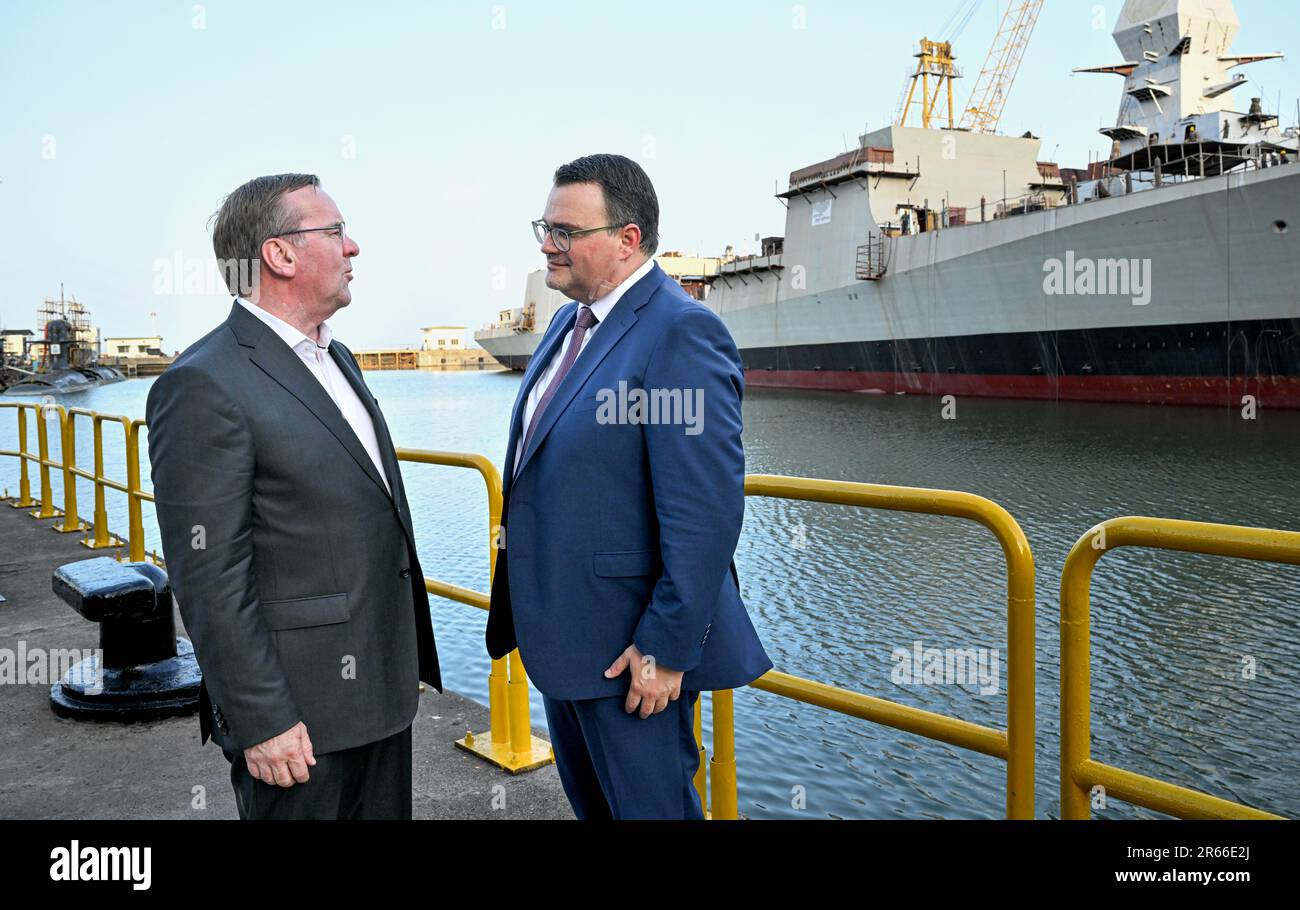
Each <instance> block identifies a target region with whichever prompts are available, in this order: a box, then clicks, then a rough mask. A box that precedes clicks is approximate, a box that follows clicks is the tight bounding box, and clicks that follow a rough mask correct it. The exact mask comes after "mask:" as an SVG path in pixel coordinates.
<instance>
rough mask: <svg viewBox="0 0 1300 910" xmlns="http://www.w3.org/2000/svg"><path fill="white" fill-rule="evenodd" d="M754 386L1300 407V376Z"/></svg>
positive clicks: (821, 379) (844, 378)
mask: <svg viewBox="0 0 1300 910" xmlns="http://www.w3.org/2000/svg"><path fill="white" fill-rule="evenodd" d="M745 382H746V384H747V385H749V386H751V387H753V388H780V389H818V390H823V391H835V392H873V391H874V392H879V393H882V394H896V393H898V392H903V393H906V394H908V395H969V396H971V397H973V398H1031V399H1038V400H1047V401H1055V400H1058V399H1059V400H1061V401H1105V402H1124V403H1130V404H1175V405H1184V404H1185V405H1215V406H1220V407H1222V406H1232V407H1241V405H1242V398H1243V396H1246V395H1253V396H1254V397H1255V401H1256V403H1257V405H1258V406H1259V407H1269V408H1297V409H1300V377H1294V376H1265V377H1260V378H1253V379H1248V378H1246V377H1243V376H1237V377H1233V378H1231V379H1230V378H1228V377H1222V376H1220V377H1202V376H1060V377H1053V376H1011V375H990V374H975V373H962V374H959V373H855V372H848V371H838V372H830V371H808V370H797V371H796V370H747V371H746V372H745Z"/></svg>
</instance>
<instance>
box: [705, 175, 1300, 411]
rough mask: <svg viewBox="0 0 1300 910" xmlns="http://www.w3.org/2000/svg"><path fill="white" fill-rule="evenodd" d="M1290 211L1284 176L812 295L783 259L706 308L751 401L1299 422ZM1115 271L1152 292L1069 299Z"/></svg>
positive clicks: (993, 229) (1002, 231) (900, 251)
mask: <svg viewBox="0 0 1300 910" xmlns="http://www.w3.org/2000/svg"><path fill="white" fill-rule="evenodd" d="M1297 213H1300V166H1297V165H1288V166H1285V167H1277V168H1272V169H1267V170H1262V171H1254V172H1249V173H1245V174H1234V175H1230V176H1228V177H1220V178H1215V179H1213V180H1204V181H1195V182H1190V183H1185V184H1182V185H1178V186H1168V187H1164V188H1161V189H1157V190H1150V191H1147V192H1143V193H1135V194H1133V195H1131V196H1124V197H1119V198H1112V199H1105V200H1100V201H1097V202H1092V203H1087V204H1084V205H1073V206H1067V207H1063V208H1059V209H1055V210H1051V211H1047V212H1041V213H1031V214H1027V215H1020V216H1016V217H1013V218H1007V219H1001V220H998V221H996V222H989V223H985V224H974V225H969V226H965V227H958V228H951V229H948V230H942V231H937V232H933V233H930V234H921V235H917V236H913V237H907V238H901V239H900V241H898V242H897V243H896V244H895V246H894V249H893V250H892V254H893V255H892V261H891V263H890V267H889V269H888V271H887V272H886V274H885V275H884V277H883V278H881V279H880V280H876V281H856V282H849V283H835V282H828V283H827V286H825V287H823V288H815V289H814V290H813V292H812V293H809V292H799V291H793V290H792V289H791V286H790V285H791V281H790V273H791V272H793V271H794V269H795V268H796V263H795V260H794V257H792V256H791V255H790V254H789V250H788V248H787V255H786V257H785V259H786V262H785V266H786V273H787V274H786V275H784V276H783V277H782V278H781V280H780V282H779V283H778V282H773V281H770V280H769V281H767V282H766V283H765V284H764V283H759V282H755V281H753V280H752V279H751V280H750V282H749V284H748V285H745V286H741V285H739V284H738V283H733V286H731V287H717V288H715V290H714V293H713V294H711V295H710V297H709V299H708V301H707V304H706V305H708V306H709V307H710V308H712V309H714V311H715V312H718V313H719V315H720V316H721V317H722V319H723V320H724V322H726V324H727V327H728V328H729V329H730V330H731V333H732V336H733V337H734V338H735V340H736V344H737V347H738V348H739V349H740V353H741V358H742V360H743V361H744V364H745V369H746V376H747V381H748V383H749V384H750V385H751V386H755V387H784V388H803V389H828V390H843V391H855V392H870V391H877V392H881V393H886V394H897V393H904V394H918V395H940V396H942V395H968V396H981V397H997V398H1031V399H1049V400H1070V401H1099V402H1107V401H1111V402H1137V403H1151V404H1187V405H1230V406H1242V404H1243V399H1244V398H1245V396H1247V395H1249V396H1252V397H1253V399H1254V403H1255V404H1258V405H1260V406H1264V407H1276V408H1300V223H1296V224H1290V223H1288V222H1290V221H1295V220H1296V217H1297ZM837 249H838V245H837ZM1120 259H1123V260H1125V261H1127V262H1128V263H1129V264H1130V265H1132V267H1133V271H1132V274H1133V276H1138V275H1141V276H1143V277H1144V279H1145V280H1144V281H1140V282H1138V281H1135V282H1130V283H1129V284H1128V286H1126V287H1124V288H1122V289H1117V288H1115V287H1107V288H1102V287H1101V286H1100V282H1097V283H1095V284H1093V285H1088V284H1084V283H1082V282H1079V283H1076V281H1075V279H1076V271H1075V270H1076V269H1082V268H1083V266H1082V265H1081V264H1082V263H1085V262H1087V263H1092V264H1094V265H1097V264H1099V263H1102V262H1105V261H1115V260H1120ZM846 267H847V268H851V264H850V263H846V262H844V261H843V260H841V261H835V260H833V259H830V257H826V261H825V262H824V264H823V265H822V266H820V268H829V269H834V270H837V271H838V270H839V269H840V268H846ZM1100 272H1101V270H1100V268H1098V271H1097V274H1098V275H1100ZM1061 273H1065V274H1067V275H1068V276H1069V277H1068V279H1067V280H1066V281H1065V283H1064V286H1062V285H1061V284H1060V283H1054V282H1053V280H1052V278H1053V277H1054V276H1055V275H1057V274H1061ZM806 274H807V276H808V278H809V282H810V284H811V283H813V282H815V281H816V279H817V278H818V277H819V276H818V274H817V273H816V272H814V271H813V267H811V266H810V267H808V268H807V269H806ZM1112 274H1113V273H1112ZM1102 290H1106V291H1108V292H1109V293H1100V291H1102ZM1245 403H1247V404H1249V403H1250V402H1245Z"/></svg>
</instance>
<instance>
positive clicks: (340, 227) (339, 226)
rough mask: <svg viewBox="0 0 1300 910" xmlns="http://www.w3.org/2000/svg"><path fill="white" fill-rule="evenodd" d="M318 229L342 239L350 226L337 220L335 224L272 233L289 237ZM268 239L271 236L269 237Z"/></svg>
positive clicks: (311, 232) (312, 232)
mask: <svg viewBox="0 0 1300 910" xmlns="http://www.w3.org/2000/svg"><path fill="white" fill-rule="evenodd" d="M318 231H321V232H325V233H331V234H333V235H334V236H336V237H338V238H339V239H340V240H342V239H343V238H344V237H345V236H347V233H348V226H347V224H345V223H344V222H342V221H336V222H334V223H333V224H327V225H325V226H324V227H314V228H298V229H297V230H296V231H285V232H284V233H283V234H272V235H271V237H288V236H289V235H290V234H314V233H316V232H318ZM267 239H268V240H269V239H270V237H268V238H267Z"/></svg>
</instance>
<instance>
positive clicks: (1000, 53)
mask: <svg viewBox="0 0 1300 910" xmlns="http://www.w3.org/2000/svg"><path fill="white" fill-rule="evenodd" d="M1044 2H1045V0H1011V2H1010V3H1009V4H1008V5H1007V12H1006V15H1005V16H1003V17H1002V25H1001V27H1000V28H999V29H998V36H997V38H995V39H994V40H993V47H991V48H989V56H988V59H987V60H986V61H984V68H983V69H982V70H980V75H979V79H978V81H976V83H975V89H974V91H972V92H971V96H970V101H969V102H968V103H967V105H966V110H965V111H964V112H963V113H962V118H961V127H962V129H968V130H972V131H974V132H977V133H995V132H997V129H998V121H999V120H1001V119H1002V111H1003V109H1004V108H1005V107H1006V103H1007V96H1008V95H1009V94H1010V93H1011V84H1012V83H1013V82H1015V81H1016V74H1017V73H1018V72H1019V71H1020V61H1021V60H1023V59H1024V57H1025V49H1026V48H1027V47H1028V46H1029V38H1030V36H1031V35H1033V33H1034V26H1035V25H1037V24H1038V14H1039V13H1041V12H1042V11H1043V3H1044Z"/></svg>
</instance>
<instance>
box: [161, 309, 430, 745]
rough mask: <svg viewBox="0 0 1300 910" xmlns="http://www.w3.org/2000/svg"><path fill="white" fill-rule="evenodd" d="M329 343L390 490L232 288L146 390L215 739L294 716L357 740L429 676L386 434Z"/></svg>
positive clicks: (249, 741) (181, 592)
mask: <svg viewBox="0 0 1300 910" xmlns="http://www.w3.org/2000/svg"><path fill="white" fill-rule="evenodd" d="M329 350H330V354H331V356H333V357H334V359H335V361H336V362H337V363H338V364H339V366H340V367H341V368H342V370H343V373H344V375H345V376H347V378H348V380H349V382H350V383H351V384H352V387H353V388H354V389H355V390H356V392H357V395H358V396H359V397H360V399H361V401H362V403H363V404H364V405H365V407H366V410H368V411H369V412H370V417H371V419H372V420H373V421H374V424H375V435H376V437H377V439H378V442H379V447H380V451H381V454H382V460H383V465H384V473H385V474H386V475H387V477H388V480H389V484H390V485H391V486H392V494H391V495H390V494H389V492H388V491H387V490H386V489H385V488H384V484H383V481H382V479H381V478H380V477H379V474H378V472H376V470H375V467H374V464H373V462H372V461H371V460H370V457H369V456H368V455H367V454H366V450H365V448H364V447H363V446H362V445H361V441H360V440H359V439H357V437H356V434H355V433H354V432H353V431H352V428H351V427H350V426H349V425H348V422H347V420H346V419H345V418H344V417H343V414H342V413H341V412H340V411H339V409H338V407H337V406H336V405H335V404H334V402H333V400H332V399H331V398H330V397H329V395H328V394H327V393H326V392H325V390H324V389H323V388H322V387H321V385H320V383H319V382H318V381H317V379H316V378H315V377H314V376H313V375H312V374H311V371H310V370H308V369H307V367H306V365H304V364H303V362H302V361H301V360H300V359H299V357H298V355H297V354H296V353H294V352H293V351H292V350H291V349H290V348H289V346H288V345H286V344H285V343H284V341H283V340H282V339H280V338H279V337H278V336H277V335H276V334H275V333H274V332H272V331H271V330H270V329H269V328H268V327H267V326H266V325H265V324H263V323H262V322H261V321H260V320H258V319H257V318H256V317H255V316H253V315H252V314H251V313H248V312H247V311H245V310H244V308H243V307H242V306H241V305H240V304H239V303H235V304H234V305H233V307H232V308H231V311H230V316H229V318H228V319H227V320H226V322H225V323H224V324H223V325H221V326H219V327H218V328H216V329H214V330H213V331H212V332H210V333H209V334H208V335H206V336H205V337H203V338H202V339H200V340H199V341H197V342H196V343H195V344H194V345H192V346H191V347H190V348H188V349H187V350H186V351H185V353H183V354H182V355H181V356H180V357H179V358H177V360H176V362H175V363H173V364H172V365H171V367H170V368H168V370H167V371H166V372H165V373H163V374H162V375H161V376H159V377H158V379H157V380H156V381H155V382H154V385H153V387H152V388H151V389H150V391H149V401H148V405H147V410H146V416H147V419H148V421H149V436H148V439H149V456H150V462H151V464H152V469H153V485H154V496H155V499H156V503H155V504H156V507H157V513H158V526H159V528H160V530H161V532H162V545H163V554H164V556H165V558H166V561H167V570H168V575H169V576H170V579H171V583H172V588H173V590H174V592H175V594H176V601H177V604H178V606H179V607H180V611H181V615H182V617H183V618H184V620H185V628H186V631H187V632H188V633H189V636H190V640H191V642H192V643H193V645H194V651H195V654H196V656H197V657H198V661H199V666H200V668H201V669H202V671H203V689H202V690H201V692H200V710H199V723H200V732H201V738H202V739H201V741H202V742H207V740H208V737H209V736H211V738H212V739H213V740H214V741H215V742H216V743H217V744H218V745H220V746H221V747H222V748H223V749H225V750H226V751H229V752H237V751H240V750H242V749H245V748H248V747H249V746H253V745H256V744H257V743H260V742H264V741H265V740H268V739H270V738H271V737H273V736H276V735H278V734H280V733H283V732H284V731H286V730H288V729H289V728H290V727H292V726H294V724H296V723H298V722H299V721H303V722H304V723H305V724H306V725H307V733H308V735H309V736H310V737H311V741H312V746H313V749H314V751H315V752H317V753H326V752H335V751H338V750H340V749H349V748H352V747H354V746H360V745H364V744H365V743H368V742H373V741H375V740H377V739H381V738H383V737H385V736H389V735H391V734H393V733H396V732H398V731H400V730H403V729H405V728H406V726H407V725H408V724H410V723H411V722H412V720H413V719H414V718H415V713H416V704H417V699H418V687H417V681H418V680H423V681H425V682H427V683H429V684H430V685H432V686H433V687H435V688H436V689H438V690H439V691H441V690H442V680H441V677H440V676H439V673H438V655H437V651H436V650H435V647H434V640H433V626H432V622H431V620H430V616H429V599H428V594H427V593H426V592H425V589H424V573H423V572H422V571H421V569H420V564H419V561H418V560H417V558H416V554H415V537H414V532H413V531H412V529H411V514H410V508H409V506H408V505H407V502H406V492H405V488H404V486H403V484H402V479H401V472H400V471H399V469H398V464H397V456H396V452H395V451H394V449H393V442H392V438H391V437H390V436H389V433H388V426H387V424H386V423H385V422H384V417H383V414H381V413H380V411H379V402H378V401H377V400H376V399H375V398H374V396H372V395H371V394H370V390H369V389H368V388H367V387H366V384H365V381H364V379H363V378H362V375H361V371H360V370H359V369H358V368H357V366H356V362H355V361H354V360H353V358H352V354H351V352H349V351H348V350H347V348H345V347H344V346H343V345H342V344H340V343H339V342H338V341H334V342H332V343H331V344H330V349H329Z"/></svg>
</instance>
